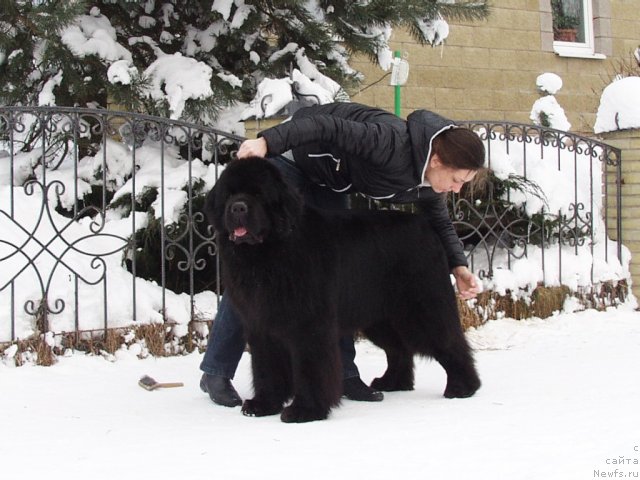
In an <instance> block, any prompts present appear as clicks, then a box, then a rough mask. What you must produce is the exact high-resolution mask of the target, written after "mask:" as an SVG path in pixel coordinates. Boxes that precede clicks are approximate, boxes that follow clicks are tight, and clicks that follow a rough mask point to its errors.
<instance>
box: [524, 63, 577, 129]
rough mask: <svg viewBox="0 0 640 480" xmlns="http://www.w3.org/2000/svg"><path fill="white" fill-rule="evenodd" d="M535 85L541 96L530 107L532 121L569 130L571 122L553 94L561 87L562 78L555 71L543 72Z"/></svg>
mask: <svg viewBox="0 0 640 480" xmlns="http://www.w3.org/2000/svg"><path fill="white" fill-rule="evenodd" d="M536 87H537V88H538V90H539V91H540V92H541V93H542V94H543V97H542V98H539V99H538V100H536V101H535V102H534V104H533V107H531V114H530V115H529V118H530V119H531V120H532V121H533V123H535V124H536V125H544V126H548V127H551V128H555V129H556V130H564V131H569V130H571V124H570V123H569V120H568V119H567V116H566V115H565V113H564V110H563V109H562V107H561V106H560V104H559V103H558V100H556V97H555V96H554V95H555V94H556V93H558V91H559V90H560V89H561V88H562V78H560V77H559V76H558V75H556V74H555V73H548V72H547V73H543V74H542V75H539V76H538V78H536ZM545 117H546V118H545ZM545 120H546V124H545Z"/></svg>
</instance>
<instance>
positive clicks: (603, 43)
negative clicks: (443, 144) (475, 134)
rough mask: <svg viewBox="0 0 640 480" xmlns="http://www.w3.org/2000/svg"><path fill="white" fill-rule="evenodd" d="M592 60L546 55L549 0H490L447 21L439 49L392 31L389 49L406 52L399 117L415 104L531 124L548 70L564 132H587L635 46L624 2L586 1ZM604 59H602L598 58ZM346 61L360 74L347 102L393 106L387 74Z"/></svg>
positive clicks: (636, 20)
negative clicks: (559, 82)
mask: <svg viewBox="0 0 640 480" xmlns="http://www.w3.org/2000/svg"><path fill="white" fill-rule="evenodd" d="M593 3H594V17H597V18H596V21H595V24H594V26H595V28H596V32H595V33H596V42H597V45H596V46H597V49H598V51H599V52H600V53H604V55H601V56H600V58H568V57H561V56H559V55H557V54H556V53H554V52H553V41H552V37H550V35H552V34H551V33H550V30H551V26H550V21H551V16H550V11H551V10H550V1H549V0H501V1H500V2H491V14H490V17H489V18H488V19H487V20H486V21H481V22H453V21H450V22H449V23H450V26H451V32H450V34H449V38H448V39H447V42H446V44H445V45H444V47H441V46H438V47H435V48H431V47H429V46H421V45H419V44H418V43H416V41H415V40H413V38H411V36H410V35H409V34H407V33H406V32H403V31H400V30H396V31H395V32H394V36H393V37H392V42H391V47H392V49H394V50H399V51H401V52H403V54H406V56H407V60H408V62H409V64H410V73H409V80H408V83H407V84H406V85H405V86H403V87H402V90H401V92H402V116H404V117H406V115H408V114H409V113H410V112H411V111H413V110H415V109H419V108H427V109H431V110H435V111H437V112H439V113H441V114H443V115H445V116H448V117H450V118H452V119H456V120H482V119H486V120H509V121H515V122H522V123H531V121H530V120H529V114H530V111H531V106H532V105H533V102H535V100H537V99H538V98H539V95H538V92H537V91H536V85H535V81H536V78H537V76H538V75H540V74H542V73H545V72H553V73H556V74H558V75H560V77H562V79H563V81H564V86H563V88H562V89H561V90H560V92H559V93H558V94H557V95H556V98H557V100H558V102H559V103H560V105H561V106H562V107H563V108H564V110H565V112H566V113H567V116H568V118H569V121H570V122H571V124H572V130H573V131H575V132H578V133H587V134H590V133H592V132H593V124H594V122H595V115H596V112H597V108H598V102H599V97H600V94H601V92H602V90H603V88H604V87H605V86H606V85H607V84H608V83H609V82H610V80H611V78H612V77H613V76H614V75H615V73H616V72H617V71H619V69H620V68H619V64H620V62H622V61H627V60H629V59H630V55H631V52H632V51H633V50H634V49H635V48H636V47H637V46H638V44H639V43H640V34H639V33H638V24H640V9H638V8H637V5H634V6H632V4H635V2H629V1H628V0H593ZM550 39H551V40H550ZM602 57H604V58H602ZM354 66H355V67H356V68H357V69H359V70H361V71H362V72H364V73H365V81H364V82H363V85H362V87H361V89H360V91H356V92H351V93H352V99H353V100H354V101H357V102H361V103H365V104H368V105H376V106H379V107H382V108H385V109H387V110H390V111H393V110H394V87H392V86H390V85H389V79H388V77H387V78H384V79H383V80H382V81H380V83H377V84H375V85H373V86H371V87H369V88H367V86H368V85H372V84H374V83H375V82H376V81H378V80H379V79H380V78H382V77H383V76H385V75H386V74H388V72H385V71H383V70H381V69H380V68H379V67H378V66H377V65H373V64H371V63H370V62H369V60H368V59H366V58H360V59H356V61H355V62H354Z"/></svg>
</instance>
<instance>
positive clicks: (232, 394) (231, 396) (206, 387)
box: [200, 373, 242, 407]
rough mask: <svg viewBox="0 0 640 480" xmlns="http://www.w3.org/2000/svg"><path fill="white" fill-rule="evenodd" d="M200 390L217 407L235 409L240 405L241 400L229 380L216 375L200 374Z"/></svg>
mask: <svg viewBox="0 0 640 480" xmlns="http://www.w3.org/2000/svg"><path fill="white" fill-rule="evenodd" d="M200 390H202V391H203V392H204V393H208V394H209V398H210V399H211V400H212V401H213V402H214V403H217V404H218V405H223V406H225V407H237V406H238V405H242V399H241V398H240V395H238V392H236V389H235V388H233V385H232V384H231V380H230V379H228V378H225V377H220V376H218V375H208V374H206V373H204V374H202V378H201V379H200Z"/></svg>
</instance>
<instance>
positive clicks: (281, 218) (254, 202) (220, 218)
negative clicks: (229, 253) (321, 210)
mask: <svg viewBox="0 0 640 480" xmlns="http://www.w3.org/2000/svg"><path fill="white" fill-rule="evenodd" d="M205 213H206V215H207V218H208V220H209V223H210V224H211V225H213V228H214V229H215V230H216V232H217V233H218V234H219V235H223V236H225V237H228V238H229V240H231V241H232V242H234V243H236V244H240V243H247V244H250V245H254V244H260V243H263V242H265V241H268V240H276V239H278V238H282V237H284V236H286V235H288V234H290V233H291V231H292V230H293V229H294V228H295V225H296V224H297V222H298V218H299V217H300V215H301V213H302V200H301V198H300V196H299V195H298V194H297V192H295V191H294V190H293V189H292V187H290V186H289V184H288V183H286V182H285V181H284V179H283V178H282V176H281V175H280V172H279V171H278V169H277V168H276V167H275V166H273V165H272V164H271V163H269V162H268V161H266V160H265V159H263V158H247V159H241V160H234V161H232V162H231V163H230V164H228V165H227V166H226V167H225V169H224V171H223V172H222V174H221V175H220V178H219V179H218V181H217V182H216V184H215V186H214V188H213V189H212V190H211V192H209V194H208V196H207V200H206V203H205Z"/></svg>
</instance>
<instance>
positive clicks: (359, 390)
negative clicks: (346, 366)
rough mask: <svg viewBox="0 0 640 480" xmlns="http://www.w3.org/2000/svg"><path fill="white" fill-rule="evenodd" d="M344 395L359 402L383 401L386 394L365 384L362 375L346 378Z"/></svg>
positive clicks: (343, 383)
mask: <svg viewBox="0 0 640 480" xmlns="http://www.w3.org/2000/svg"><path fill="white" fill-rule="evenodd" d="M342 385H343V393H342V394H343V396H345V397H347V398H348V399H349V400H355V401H358V402H381V401H382V400H383V399H384V394H383V393H382V392H379V391H378V390H374V389H373V388H371V387H369V386H368V385H367V384H365V383H364V382H363V381H362V380H361V379H360V377H351V378H345V379H344V380H343V382H342Z"/></svg>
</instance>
